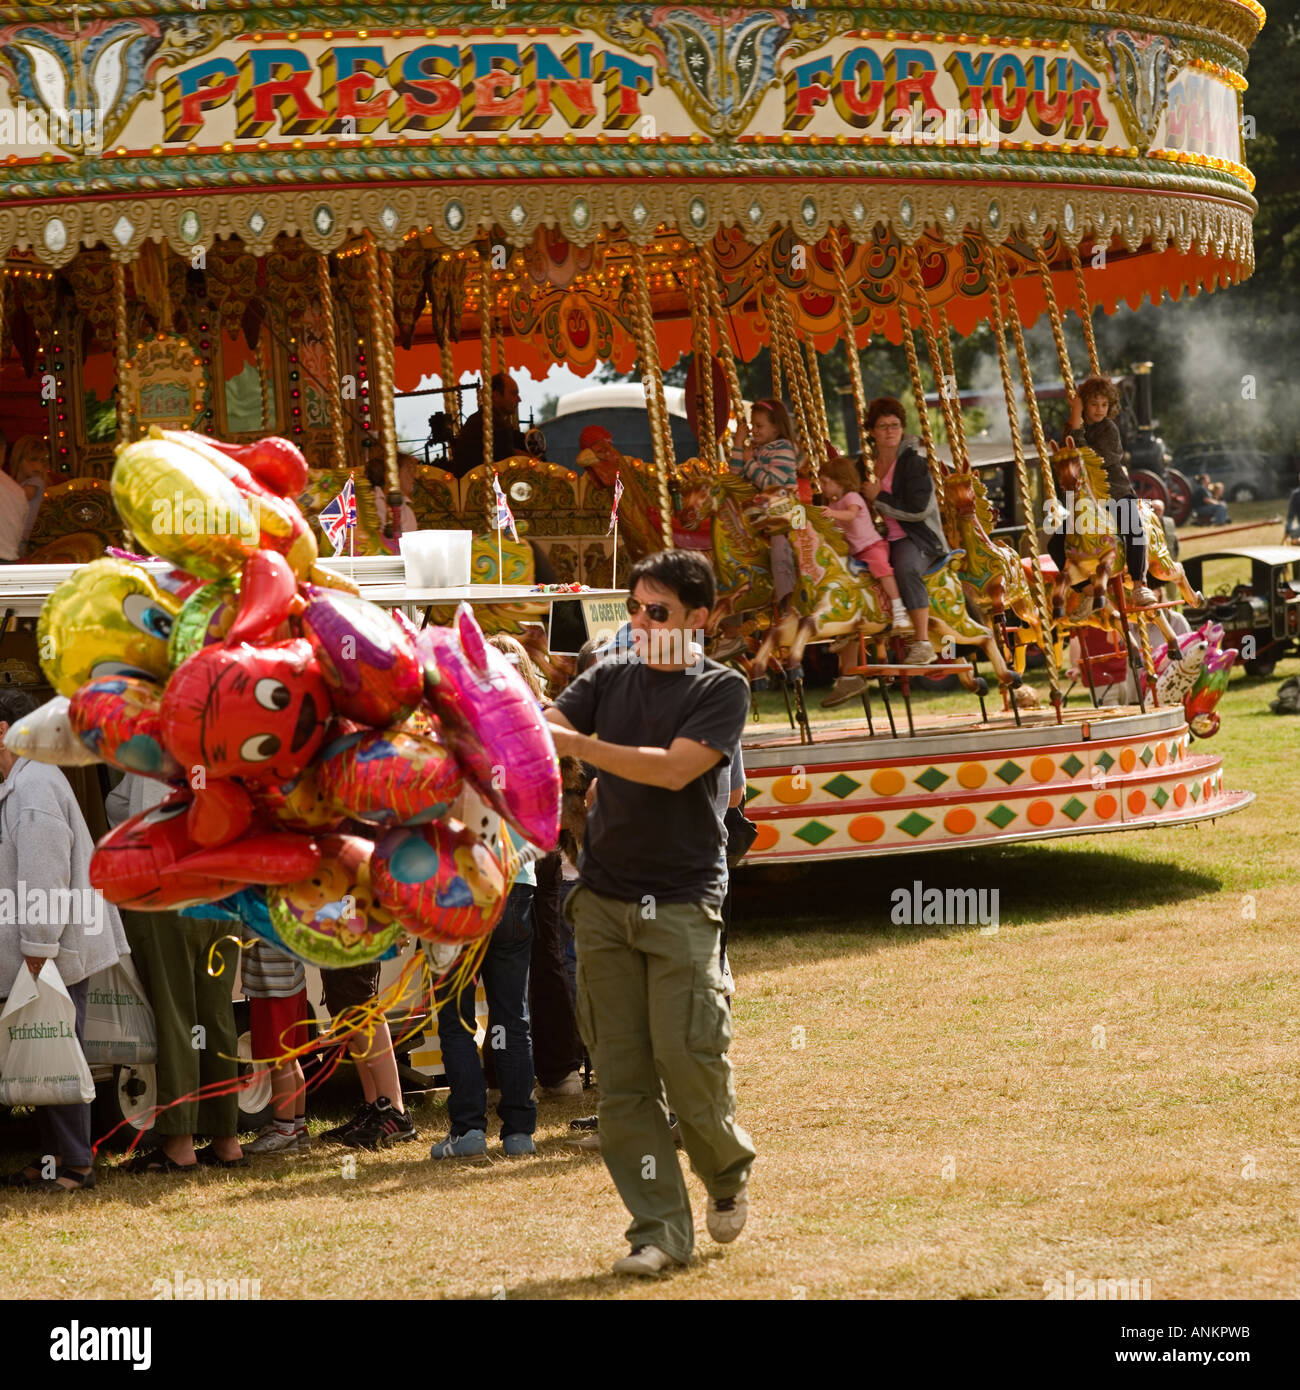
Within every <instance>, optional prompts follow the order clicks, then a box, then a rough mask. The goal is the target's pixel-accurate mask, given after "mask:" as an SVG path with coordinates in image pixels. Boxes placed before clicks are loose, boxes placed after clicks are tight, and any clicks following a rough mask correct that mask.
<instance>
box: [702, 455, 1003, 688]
mask: <svg viewBox="0 0 1300 1390" xmlns="http://www.w3.org/2000/svg"><path fill="white" fill-rule="evenodd" d="M700 488H707V493H708V498H709V506H710V508H711V511H712V514H713V562H714V572H715V574H716V575H717V579H718V591H719V595H720V600H719V607H718V610H717V612H718V614H719V615H721V616H724V617H727V616H731V615H736V614H740V615H745V616H749V617H752V618H753V619H754V620H755V625H756V626H757V627H760V628H761V627H762V626H763V624H764V621H765V620H767V621H768V622H769V623H770V625H768V626H767V628H766V632H765V633H764V635H763V637H762V640H761V641H760V644H759V647H758V650H757V652H756V653H755V655H754V660H753V663H752V665H751V670H750V674H751V676H755V677H757V676H761V675H762V674H763V672H764V671H765V669H766V666H767V663H768V661H769V660H770V659H771V657H772V656H773V655H774V654H777V653H779V654H780V656H781V660H782V664H783V665H784V666H786V668H787V669H790V668H795V667H798V666H799V664H800V662H801V661H802V658H803V651H804V648H805V647H806V646H807V645H808V643H809V642H813V641H826V640H828V639H832V638H836V637H847V636H856V635H857V634H859V633H861V634H862V635H864V636H866V637H873V636H877V635H879V634H881V633H884V632H886V631H887V629H888V628H889V619H888V616H887V613H888V609H887V607H886V605H885V603H884V602H883V600H882V596H881V594H880V592H879V591H878V589H877V588H876V585H875V582H874V581H873V580H872V579H871V577H870V575H867V574H863V575H862V576H861V577H860V578H859V577H858V576H856V575H855V574H854V573H853V572H852V571H851V570H850V568H849V564H848V556H849V551H848V545H847V543H846V542H845V540H844V537H843V535H842V534H841V532H840V530H839V527H837V526H836V525H835V523H834V522H833V521H831V520H830V519H829V518H827V517H824V516H822V515H821V513H820V512H819V511H818V510H817V509H816V508H800V507H799V505H798V504H797V503H796V504H793V505H792V506H791V507H790V508H789V509H788V514H787V515H785V516H783V515H782V512H783V511H786V510H787V509H784V508H778V509H777V511H776V512H775V514H774V513H773V510H772V509H771V508H770V507H765V506H764V504H763V503H762V502H761V501H759V500H758V499H759V492H758V490H757V489H756V488H755V487H754V486H753V485H752V484H751V483H748V482H746V481H745V480H744V479H743V478H741V477H740V476H739V475H737V474H735V473H717V474H711V475H710V476H709V477H708V479H707V480H700V481H698V482H697V483H696V485H695V488H693V489H692V491H691V493H690V494H688V496H689V498H690V502H691V504H692V505H693V506H698V505H699V496H698V494H697V489H700ZM800 512H802V515H800ZM799 522H802V523H803V524H802V525H800V524H798V523H799ZM756 523H757V524H756ZM779 528H784V529H785V532H786V534H787V535H788V537H789V540H790V544H791V545H792V546H793V548H794V552H795V558H796V561H797V564H798V570H799V578H798V583H797V585H796V588H795V591H794V593H793V595H792V596H791V600H790V603H789V604H788V605H787V606H786V608H785V609H784V610H783V611H782V612H780V613H778V614H776V615H775V616H774V617H773V616H770V614H771V609H772V606H773V603H774V599H775V594H774V590H773V584H772V574H771V569H770V559H769V547H768V544H767V542H766V540H765V539H764V536H763V534H762V532H763V531H764V530H766V531H768V532H769V533H770V532H771V531H773V530H776V529H779ZM925 583H926V589H927V590H928V592H929V597H930V633H931V641H932V642H934V643H936V645H941V646H944V647H949V648H955V647H957V646H972V647H977V648H979V649H980V650H982V651H983V653H984V655H985V657H986V658H987V659H988V662H989V665H990V666H992V668H993V670H994V672H995V673H996V675H997V679H998V683H999V684H1000V685H1003V686H1014V685H1017V684H1019V679H1020V678H1019V676H1018V675H1016V674H1015V673H1014V672H1013V671H1011V670H1010V668H1008V666H1007V664H1006V662H1005V661H1004V660H1003V657H1002V653H1001V651H1000V650H999V648H998V644H997V641H996V640H995V638H994V636H993V633H992V632H991V631H990V630H989V629H988V628H987V627H984V626H982V625H981V624H980V623H978V622H977V621H976V620H975V619H974V618H973V617H972V615H971V613H970V611H969V609H968V608H967V606H966V597H965V593H964V592H963V589H962V585H961V581H960V579H959V578H958V577H957V575H956V574H954V573H953V572H952V567H951V566H949V567H948V568H946V569H943V570H941V571H940V572H939V573H938V574H934V575H931V576H930V577H929V578H927V579H926V581H925ZM958 678H959V679H960V680H961V682H962V684H963V685H965V686H966V687H967V688H968V689H974V688H975V678H974V677H973V676H972V675H971V674H970V673H960V674H959V677H958Z"/></svg>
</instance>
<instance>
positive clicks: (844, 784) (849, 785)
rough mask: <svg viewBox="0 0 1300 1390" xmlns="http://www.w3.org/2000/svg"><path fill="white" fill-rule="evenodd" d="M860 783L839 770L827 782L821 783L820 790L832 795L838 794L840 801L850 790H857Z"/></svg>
mask: <svg viewBox="0 0 1300 1390" xmlns="http://www.w3.org/2000/svg"><path fill="white" fill-rule="evenodd" d="M861 785H862V783H861V782H855V781H854V780H853V778H852V777H848V776H846V775H845V774H844V773H843V772H839V773H836V775H835V776H834V777H832V778H831V780H830V781H829V782H823V783H822V791H824V792H830V794H831V795H832V796H838V797H839V798H840V800H841V801H842V800H843V799H844V798H845V797H846V796H848V795H849V794H850V793H851V792H855V791H857V789H858V788H859V787H860V786H861Z"/></svg>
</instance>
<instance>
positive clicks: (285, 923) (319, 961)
mask: <svg viewBox="0 0 1300 1390" xmlns="http://www.w3.org/2000/svg"><path fill="white" fill-rule="evenodd" d="M319 844H320V848H321V862H320V864H319V865H318V866H317V868H316V870H315V872H314V873H313V874H312V875H311V876H310V877H309V878H305V879H301V880H299V881H298V882H297V883H290V884H286V885H285V886H284V887H282V888H269V889H268V890H267V894H266V900H267V906H268V907H269V908H270V912H271V923H272V925H273V926H274V928H275V931H276V934H277V935H278V936H279V938H280V940H281V941H283V943H284V944H285V945H286V946H287V947H288V948H289V950H291V951H292V952H293V953H294V955H296V956H298V957H300V958H301V959H302V960H305V961H307V962H308V963H309V964H311V965H318V966H320V967H321V969H322V970H334V969H337V968H339V967H340V966H345V965H360V964H361V963H362V962H364V961H368V960H374V959H375V958H376V957H377V956H381V955H383V953H384V952H385V951H386V950H388V948H389V947H390V946H392V945H393V943H394V942H395V941H396V940H397V938H398V937H399V936H400V935H401V934H402V926H401V923H400V922H398V921H397V920H396V919H395V918H394V917H393V916H392V914H391V913H388V912H385V911H384V910H383V909H382V908H380V907H378V906H377V905H376V903H375V900H374V894H373V891H372V889H371V885H370V856H371V851H372V849H373V846H372V845H371V843H370V841H369V840H363V839H361V838H359V837H358V836H356V835H322V836H321V837H320V839H319Z"/></svg>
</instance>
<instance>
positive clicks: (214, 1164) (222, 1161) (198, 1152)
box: [194, 1144, 249, 1168]
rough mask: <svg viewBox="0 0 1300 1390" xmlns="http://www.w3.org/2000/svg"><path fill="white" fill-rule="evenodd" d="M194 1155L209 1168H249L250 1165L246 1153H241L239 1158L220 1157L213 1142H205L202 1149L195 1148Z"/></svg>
mask: <svg viewBox="0 0 1300 1390" xmlns="http://www.w3.org/2000/svg"><path fill="white" fill-rule="evenodd" d="M194 1157H195V1158H197V1159H198V1161H199V1162H200V1163H202V1164H204V1165H205V1166H206V1167H208V1168H247V1167H249V1162H248V1157H247V1155H246V1154H240V1156H239V1157H238V1158H218V1157H217V1151H216V1149H214V1148H213V1147H212V1145H211V1144H205V1145H204V1147H203V1148H201V1149H195V1150H194Z"/></svg>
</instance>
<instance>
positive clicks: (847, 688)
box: [821, 676, 867, 709]
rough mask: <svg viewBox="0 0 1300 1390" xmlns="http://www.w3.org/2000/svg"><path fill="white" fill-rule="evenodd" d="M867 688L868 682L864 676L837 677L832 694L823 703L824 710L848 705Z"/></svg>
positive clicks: (832, 687)
mask: <svg viewBox="0 0 1300 1390" xmlns="http://www.w3.org/2000/svg"><path fill="white" fill-rule="evenodd" d="M866 688H867V682H866V680H865V678H864V677H862V676H836V677H835V684H834V685H833V686H831V693H830V694H829V695H827V696H826V698H825V699H824V700H822V702H821V706H822V709H834V708H835V706H836V705H847V704H848V702H849V701H850V700H855V699H857V697H858V696H859V695H861V694H862V692H863V691H864V690H865V689H866Z"/></svg>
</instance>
